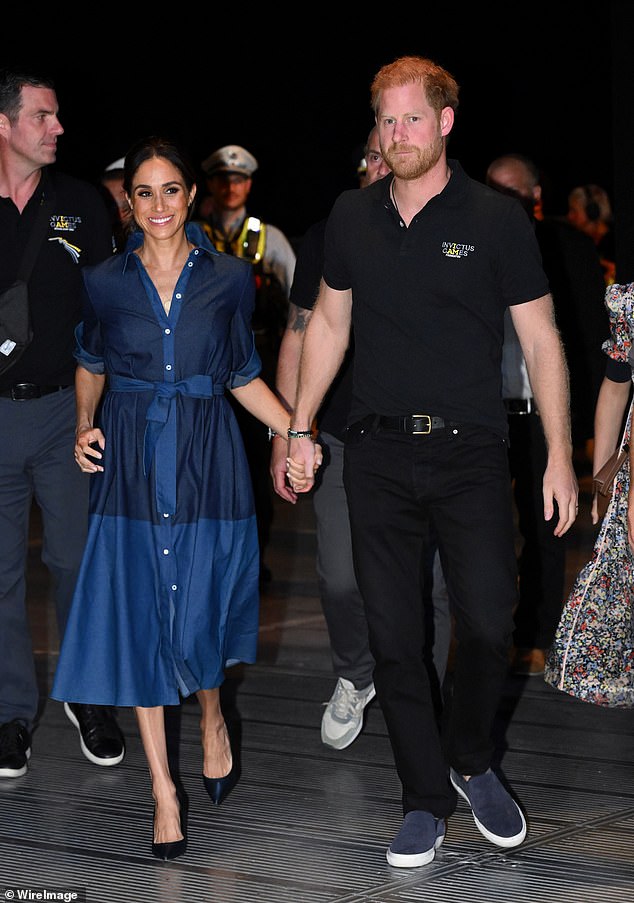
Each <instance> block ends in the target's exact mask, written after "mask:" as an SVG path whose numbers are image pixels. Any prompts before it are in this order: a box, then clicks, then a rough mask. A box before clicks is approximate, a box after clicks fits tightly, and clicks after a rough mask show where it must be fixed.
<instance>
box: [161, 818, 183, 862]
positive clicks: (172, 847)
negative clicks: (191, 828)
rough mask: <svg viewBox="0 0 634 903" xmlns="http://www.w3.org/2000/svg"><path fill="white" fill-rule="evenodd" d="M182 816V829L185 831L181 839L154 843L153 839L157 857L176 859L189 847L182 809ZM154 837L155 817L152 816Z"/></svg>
mask: <svg viewBox="0 0 634 903" xmlns="http://www.w3.org/2000/svg"><path fill="white" fill-rule="evenodd" d="M155 814H156V813H155ZM180 817H181V831H182V832H183V836H182V838H181V839H180V840H170V841H169V843H154V839H153V840H152V855H153V856H156V858H157V859H163V860H165V861H167V860H168V859H176V858H177V857H178V856H182V855H183V853H184V852H185V850H186V849H187V837H186V835H185V828H184V827H183V810H182V809H181V813H180ZM152 838H154V818H152Z"/></svg>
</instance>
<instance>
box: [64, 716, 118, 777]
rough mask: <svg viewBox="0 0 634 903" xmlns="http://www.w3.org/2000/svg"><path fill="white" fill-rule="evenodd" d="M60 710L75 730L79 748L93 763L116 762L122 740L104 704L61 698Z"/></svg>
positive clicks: (116, 725) (109, 763)
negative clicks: (64, 700)
mask: <svg viewBox="0 0 634 903" xmlns="http://www.w3.org/2000/svg"><path fill="white" fill-rule="evenodd" d="M64 711H65V712H66V714H67V715H68V717H69V719H70V720H71V721H72V723H73V724H74V725H75V727H76V728H77V730H78V732H79V743H80V746H81V751H82V752H83V754H84V755H85V756H86V758H87V759H88V761H89V762H92V763H93V765H118V764H119V762H121V761H122V760H123V757H124V756H125V743H124V742H123V735H122V733H121V731H120V730H119V725H118V724H117V722H116V720H115V717H114V715H113V714H112V711H111V710H110V709H109V708H108V706H102V705H82V704H80V703H78V702H65V703H64Z"/></svg>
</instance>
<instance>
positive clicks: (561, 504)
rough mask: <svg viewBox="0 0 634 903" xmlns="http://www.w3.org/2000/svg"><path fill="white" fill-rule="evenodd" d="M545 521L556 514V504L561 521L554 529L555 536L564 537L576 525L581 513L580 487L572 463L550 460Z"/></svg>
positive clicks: (546, 484)
mask: <svg viewBox="0 0 634 903" xmlns="http://www.w3.org/2000/svg"><path fill="white" fill-rule="evenodd" d="M543 486H544V520H547V521H549V520H550V519H551V518H552V516H553V514H554V513H555V504H554V503H555V502H557V508H558V509H559V520H558V521H557V525H556V527H555V529H554V531H553V532H554V534H555V536H563V535H564V533H566V532H567V531H568V530H569V529H570V527H572V525H573V524H574V522H575V520H576V517H577V514H578V512H579V486H578V484H577V478H576V476H575V472H574V469H573V467H572V463H570V462H569V461H567V460H562V461H561V463H556V462H552V461H550V460H549V462H548V466H547V467H546V472H545V473H544V483H543Z"/></svg>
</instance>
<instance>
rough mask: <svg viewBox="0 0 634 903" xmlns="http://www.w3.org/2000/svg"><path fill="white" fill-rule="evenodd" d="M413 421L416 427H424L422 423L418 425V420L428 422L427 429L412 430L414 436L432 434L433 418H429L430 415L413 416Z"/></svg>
mask: <svg viewBox="0 0 634 903" xmlns="http://www.w3.org/2000/svg"><path fill="white" fill-rule="evenodd" d="M412 420H413V421H414V426H422V423H421V424H418V423H416V421H417V420H426V421H427V429H426V430H423V429H420V430H412V435H413V436H428V435H429V433H431V417H430V416H429V414H412Z"/></svg>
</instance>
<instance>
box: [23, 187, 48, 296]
mask: <svg viewBox="0 0 634 903" xmlns="http://www.w3.org/2000/svg"><path fill="white" fill-rule="evenodd" d="M54 203H55V192H54V191H53V187H52V186H51V185H49V186H47V188H46V190H45V192H43V194H42V198H41V200H40V205H39V207H38V208H37V214H36V216H35V221H34V222H33V228H32V229H31V234H30V235H29V240H28V242H27V244H26V247H25V249H24V253H23V255H22V260H21V261H20V266H19V269H18V272H17V275H16V279H19V280H20V281H21V282H28V281H29V277H30V275H31V271H32V269H33V266H34V264H35V258H36V257H37V255H38V252H39V250H40V247H41V244H42V241H43V240H44V236H45V235H46V233H47V231H48V225H49V219H50V215H51V213H52V211H53V205H54Z"/></svg>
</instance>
